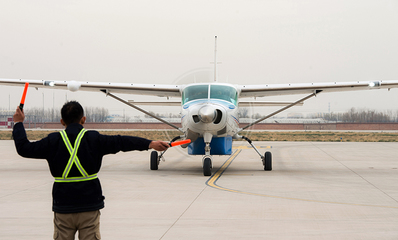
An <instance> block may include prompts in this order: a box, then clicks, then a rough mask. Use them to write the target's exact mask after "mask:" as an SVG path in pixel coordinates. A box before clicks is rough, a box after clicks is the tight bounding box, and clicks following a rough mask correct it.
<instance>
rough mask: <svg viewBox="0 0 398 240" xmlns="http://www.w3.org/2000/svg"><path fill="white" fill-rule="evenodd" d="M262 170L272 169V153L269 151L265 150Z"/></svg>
mask: <svg viewBox="0 0 398 240" xmlns="http://www.w3.org/2000/svg"><path fill="white" fill-rule="evenodd" d="M264 157H265V159H264V162H263V164H264V171H271V170H272V153H271V152H265V155H264Z"/></svg>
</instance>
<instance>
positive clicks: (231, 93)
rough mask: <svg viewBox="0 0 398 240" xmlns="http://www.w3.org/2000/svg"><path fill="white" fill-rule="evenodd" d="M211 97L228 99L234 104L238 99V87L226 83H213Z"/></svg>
mask: <svg viewBox="0 0 398 240" xmlns="http://www.w3.org/2000/svg"><path fill="white" fill-rule="evenodd" d="M210 98H212V99H214V98H215V99H221V100H225V101H228V102H230V103H232V104H234V105H236V102H237V100H238V93H237V92H236V89H235V88H233V87H230V86H225V85H211V88H210Z"/></svg>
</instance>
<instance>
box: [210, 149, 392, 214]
mask: <svg viewBox="0 0 398 240" xmlns="http://www.w3.org/2000/svg"><path fill="white" fill-rule="evenodd" d="M243 149H244V148H243ZM241 151H242V148H238V149H237V150H236V151H235V152H234V153H233V154H232V155H231V156H230V157H229V158H228V159H227V161H225V162H224V164H223V165H222V166H221V167H220V168H219V169H218V170H217V172H216V173H214V175H213V176H211V177H210V178H209V179H208V180H207V181H206V185H208V186H210V187H212V188H215V189H218V190H223V191H228V192H233V193H240V194H247V195H252V196H259V197H268V198H277V199H285V200H295V201H304V202H315V203H328V204H340V205H351V206H361V207H381V208H392V209H398V207H393V206H382V205H380V206H378V205H370V204H361V203H343V202H332V201H322V200H311V199H302V198H294V197H281V196H273V195H267V194H260V193H251V192H244V191H240V190H234V189H230V188H225V187H222V186H219V185H217V181H218V180H219V179H220V178H221V176H222V174H223V173H224V172H225V170H227V168H228V167H229V165H231V163H232V162H233V161H234V160H235V158H236V157H237V156H238V155H239V153H240V152H241Z"/></svg>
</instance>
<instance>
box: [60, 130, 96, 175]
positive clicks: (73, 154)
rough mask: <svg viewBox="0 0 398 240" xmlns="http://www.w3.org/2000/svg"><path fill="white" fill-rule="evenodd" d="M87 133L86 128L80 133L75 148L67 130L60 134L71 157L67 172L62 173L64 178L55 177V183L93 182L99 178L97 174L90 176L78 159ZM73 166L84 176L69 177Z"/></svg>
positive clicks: (66, 168)
mask: <svg viewBox="0 0 398 240" xmlns="http://www.w3.org/2000/svg"><path fill="white" fill-rule="evenodd" d="M86 131H87V130H86V129H84V128H83V129H82V130H81V131H80V133H79V134H78V135H77V137H76V140H75V146H73V147H72V144H71V143H70V141H69V138H68V135H67V134H66V132H65V130H63V131H61V132H60V134H61V137H62V140H63V141H64V143H65V146H66V148H67V149H68V151H69V154H70V157H69V161H68V163H67V164H66V167H65V170H64V172H63V173H62V177H55V182H81V181H88V180H93V179H96V178H97V174H96V173H95V174H92V175H88V173H87V172H86V170H85V169H84V168H83V166H82V165H81V163H80V160H79V158H78V157H77V151H78V150H79V146H80V143H81V140H82V138H83V136H84V134H85V133H86ZM73 164H75V165H76V167H77V169H78V170H79V172H80V173H81V174H82V176H81V177H68V175H69V172H70V170H71V169H72V166H73Z"/></svg>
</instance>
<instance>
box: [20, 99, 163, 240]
mask: <svg viewBox="0 0 398 240" xmlns="http://www.w3.org/2000/svg"><path fill="white" fill-rule="evenodd" d="M61 117H62V119H61V124H62V125H63V126H65V130H64V131H61V132H55V133H51V134H49V135H48V136H47V137H45V138H43V139H41V140H39V141H36V142H30V141H29V140H28V139H27V137H26V132H25V128H24V126H23V121H24V119H25V115H24V113H23V111H21V110H20V109H19V108H17V110H16V112H15V114H14V123H15V124H14V129H13V137H14V142H15V147H16V150H17V152H18V154H19V155H21V156H22V157H26V158H37V159H46V160H47V162H48V165H49V168H50V172H51V174H52V176H53V177H54V185H53V191H52V195H53V211H54V239H74V236H75V233H76V232H77V231H79V239H100V238H101V237H100V231H99V218H100V212H99V210H100V209H102V208H104V199H105V197H104V196H102V189H101V184H100V181H99V179H98V177H97V173H98V171H99V170H100V168H101V162H102V157H103V156H104V155H106V154H110V153H113V154H115V153H117V152H119V151H132V150H140V151H142V150H148V149H150V148H153V149H155V150H157V151H164V150H166V149H167V148H168V147H169V145H168V144H167V142H163V141H151V140H148V139H145V138H139V137H130V136H120V135H117V136H106V135H102V134H100V133H98V132H97V131H86V130H85V129H84V128H83V124H84V123H85V121H86V117H85V116H84V111H83V108H82V106H81V105H80V104H79V103H78V102H76V101H71V102H67V103H65V105H64V106H63V107H62V109H61Z"/></svg>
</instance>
